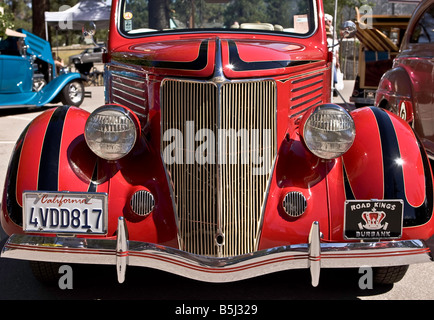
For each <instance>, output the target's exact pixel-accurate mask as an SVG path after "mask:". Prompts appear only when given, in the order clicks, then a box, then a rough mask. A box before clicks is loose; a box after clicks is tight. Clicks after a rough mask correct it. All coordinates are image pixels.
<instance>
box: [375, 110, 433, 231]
mask: <svg viewBox="0 0 434 320" xmlns="http://www.w3.org/2000/svg"><path fill="white" fill-rule="evenodd" d="M371 110H372V112H373V113H374V115H375V118H376V120H377V123H378V128H379V130H380V139H381V148H382V153H383V171H384V177H383V179H384V199H402V200H404V226H405V227H409V226H416V225H421V224H424V223H426V222H428V220H429V219H430V217H431V214H432V210H433V196H432V185H433V181H432V177H431V174H430V171H429V166H428V160H427V159H426V155H425V153H424V152H423V150H422V149H421V145H420V143H419V148H420V151H421V155H422V160H423V164H424V171H425V182H426V183H425V185H426V195H425V201H424V202H423V204H422V205H421V206H419V207H417V208H415V207H412V206H411V205H410V204H409V203H408V201H407V198H406V196H405V182H404V172H403V170H402V166H401V165H397V163H396V160H397V159H400V158H401V154H400V151H399V144H398V138H397V136H396V132H395V128H394V127H393V123H392V120H391V119H390V117H389V115H388V114H387V113H386V111H384V110H382V109H379V108H371Z"/></svg>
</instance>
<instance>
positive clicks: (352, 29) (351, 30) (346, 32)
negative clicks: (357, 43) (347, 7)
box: [341, 20, 357, 38]
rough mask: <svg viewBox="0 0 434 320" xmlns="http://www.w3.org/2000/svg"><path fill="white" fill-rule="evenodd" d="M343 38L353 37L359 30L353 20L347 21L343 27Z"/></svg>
mask: <svg viewBox="0 0 434 320" xmlns="http://www.w3.org/2000/svg"><path fill="white" fill-rule="evenodd" d="M341 31H342V38H353V37H354V36H355V35H356V32H357V26H356V24H355V23H354V22H352V21H351V20H348V21H345V22H344V23H343V24H342V27H341Z"/></svg>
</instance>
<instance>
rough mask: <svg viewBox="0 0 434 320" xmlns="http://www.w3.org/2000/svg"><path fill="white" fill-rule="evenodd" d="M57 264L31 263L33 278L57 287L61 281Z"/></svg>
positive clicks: (58, 264)
mask: <svg viewBox="0 0 434 320" xmlns="http://www.w3.org/2000/svg"><path fill="white" fill-rule="evenodd" d="M60 266H61V264H60V263H56V262H45V261H30V268H31V269H32V273H33V276H34V277H35V278H36V279H37V280H38V281H40V282H42V283H44V284H46V285H55V284H57V282H58V281H59V279H60V276H61V275H60V274H59V268H60Z"/></svg>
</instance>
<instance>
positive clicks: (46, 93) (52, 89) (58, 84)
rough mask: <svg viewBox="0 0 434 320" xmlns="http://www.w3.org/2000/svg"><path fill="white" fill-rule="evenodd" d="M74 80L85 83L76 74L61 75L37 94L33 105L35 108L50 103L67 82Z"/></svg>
mask: <svg viewBox="0 0 434 320" xmlns="http://www.w3.org/2000/svg"><path fill="white" fill-rule="evenodd" d="M74 80H79V81H85V78H83V76H82V75H81V74H80V73H77V72H73V73H66V74H61V75H60V76H58V77H57V78H54V79H53V80H52V81H51V82H49V83H48V84H47V85H46V86H45V87H43V88H42V90H41V91H39V92H38V98H37V100H36V101H34V104H35V105H36V106H43V105H45V104H47V103H50V102H51V101H52V100H53V99H54V98H56V97H57V95H58V94H59V93H60V91H62V89H63V88H64V87H65V86H66V85H67V84H68V83H69V82H71V81H74Z"/></svg>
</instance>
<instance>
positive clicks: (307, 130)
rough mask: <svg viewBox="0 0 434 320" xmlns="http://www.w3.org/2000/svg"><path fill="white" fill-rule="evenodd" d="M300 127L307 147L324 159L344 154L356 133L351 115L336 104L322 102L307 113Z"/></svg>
mask: <svg viewBox="0 0 434 320" xmlns="http://www.w3.org/2000/svg"><path fill="white" fill-rule="evenodd" d="M300 129H301V130H300V131H301V134H302V137H303V140H304V142H305V143H306V146H307V148H308V149H309V150H310V152H312V153H313V154H314V155H316V156H317V157H319V158H322V159H335V158H338V157H340V156H341V155H343V154H344V153H345V152H347V151H348V149H350V147H351V145H352V144H353V142H354V138H355V135H356V130H355V125H354V121H353V118H352V117H351V115H350V114H349V113H348V112H347V111H346V110H345V109H344V108H342V107H340V106H338V105H335V104H322V105H319V106H317V107H316V108H314V109H313V110H311V111H310V112H308V113H306V114H305V116H304V117H303V119H302V122H301V126H300Z"/></svg>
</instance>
